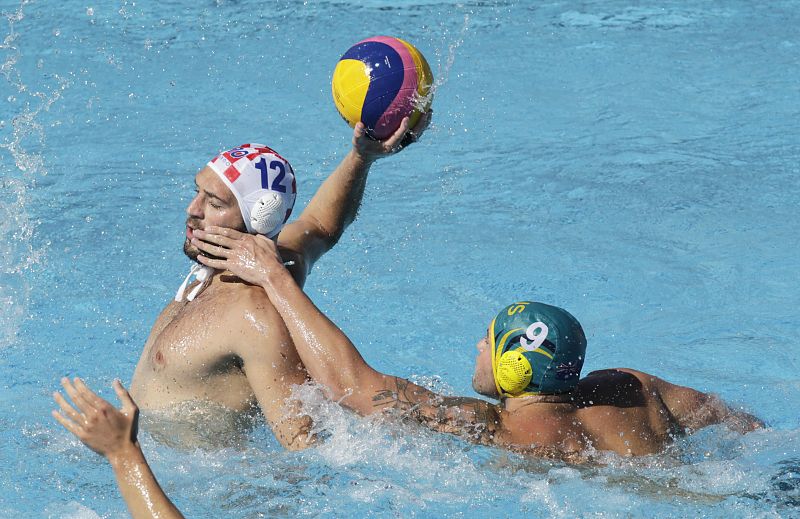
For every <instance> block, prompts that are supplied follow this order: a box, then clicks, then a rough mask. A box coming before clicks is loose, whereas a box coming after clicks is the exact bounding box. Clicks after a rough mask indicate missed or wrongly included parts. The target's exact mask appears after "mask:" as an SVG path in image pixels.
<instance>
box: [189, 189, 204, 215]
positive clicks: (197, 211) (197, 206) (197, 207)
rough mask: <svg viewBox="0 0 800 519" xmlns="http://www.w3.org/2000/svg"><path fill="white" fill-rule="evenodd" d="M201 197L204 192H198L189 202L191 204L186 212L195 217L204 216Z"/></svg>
mask: <svg viewBox="0 0 800 519" xmlns="http://www.w3.org/2000/svg"><path fill="white" fill-rule="evenodd" d="M201 197H202V193H197V194H196V195H194V198H192V201H191V202H189V205H188V206H187V207H186V214H188V215H189V216H193V217H195V218H202V217H203V204H202V203H201V200H200V198H201Z"/></svg>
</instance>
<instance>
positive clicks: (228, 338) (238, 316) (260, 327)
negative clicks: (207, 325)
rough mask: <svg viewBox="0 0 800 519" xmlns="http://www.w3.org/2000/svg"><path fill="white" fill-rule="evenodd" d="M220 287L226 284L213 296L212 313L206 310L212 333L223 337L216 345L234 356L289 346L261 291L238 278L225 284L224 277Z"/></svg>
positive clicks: (278, 320) (288, 340) (272, 310)
mask: <svg viewBox="0 0 800 519" xmlns="http://www.w3.org/2000/svg"><path fill="white" fill-rule="evenodd" d="M231 278H233V277H232V276H231ZM234 279H235V281H234ZM223 283H227V284H226V285H225V286H224V287H222V288H221V290H219V291H218V292H216V293H215V296H216V297H215V298H214V300H212V301H211V303H212V307H213V309H212V310H209V311H210V312H213V317H214V319H215V320H216V321H217V322H218V323H219V325H218V326H217V328H216V331H215V333H217V334H224V337H220V342H224V343H226V344H230V345H231V347H232V348H234V349H235V350H236V352H237V353H243V351H242V350H244V349H249V348H252V347H256V348H258V349H259V350H264V349H265V348H264V346H265V345H270V344H275V345H279V344H282V343H291V339H290V336H289V332H288V330H286V327H285V326H284V324H283V321H282V320H281V318H280V315H279V314H278V311H277V310H275V308H274V307H273V306H272V303H270V301H269V297H268V296H267V294H266V293H265V292H264V290H263V289H262V288H261V287H259V286H255V285H250V284H248V283H243V282H242V281H241V280H238V278H233V279H228V280H225V279H224V276H223ZM209 317H210V316H209Z"/></svg>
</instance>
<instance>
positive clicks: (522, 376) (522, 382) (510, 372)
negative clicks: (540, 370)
mask: <svg viewBox="0 0 800 519" xmlns="http://www.w3.org/2000/svg"><path fill="white" fill-rule="evenodd" d="M520 349H522V348H520ZM532 376H533V367H532V366H531V363H530V362H529V361H528V359H526V358H525V355H523V354H522V352H521V351H518V350H514V351H507V352H505V353H503V355H501V356H500V361H499V362H498V363H497V371H496V375H495V379H496V381H497V384H498V385H499V386H500V388H501V389H503V391H505V392H506V393H510V394H512V395H515V394H517V393H521V392H522V391H523V390H524V389H525V388H526V387H528V384H530V382H531V377H532Z"/></svg>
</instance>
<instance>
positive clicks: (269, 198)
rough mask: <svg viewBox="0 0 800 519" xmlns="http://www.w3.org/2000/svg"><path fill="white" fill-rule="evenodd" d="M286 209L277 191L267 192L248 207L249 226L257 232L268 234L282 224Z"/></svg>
mask: <svg viewBox="0 0 800 519" xmlns="http://www.w3.org/2000/svg"><path fill="white" fill-rule="evenodd" d="M285 215H286V209H284V207H283V200H281V197H280V196H278V194H277V193H267V194H266V195H264V196H262V197H260V198H259V199H258V200H257V201H256V203H255V204H253V206H252V207H251V208H250V227H251V228H252V229H253V231H254V232H256V233H258V234H266V235H269V234H270V233H271V232H272V231H273V230H275V229H276V228H277V229H278V230H280V228H281V227H282V226H283V218H284V216H285Z"/></svg>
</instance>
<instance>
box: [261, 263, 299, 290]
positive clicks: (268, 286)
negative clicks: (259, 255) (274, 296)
mask: <svg viewBox="0 0 800 519" xmlns="http://www.w3.org/2000/svg"><path fill="white" fill-rule="evenodd" d="M287 279H293V278H292V274H291V273H290V272H289V271H288V270H287V269H286V268H275V269H272V270H270V271H269V272H267V273H266V275H265V276H264V278H263V280H262V282H261V288H263V289H264V290H267V291H269V290H276V289H280V287H281V286H282V285H283V284H284V283H286V280H287Z"/></svg>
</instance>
